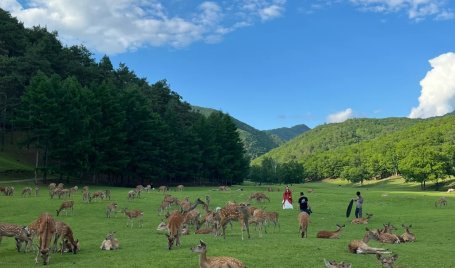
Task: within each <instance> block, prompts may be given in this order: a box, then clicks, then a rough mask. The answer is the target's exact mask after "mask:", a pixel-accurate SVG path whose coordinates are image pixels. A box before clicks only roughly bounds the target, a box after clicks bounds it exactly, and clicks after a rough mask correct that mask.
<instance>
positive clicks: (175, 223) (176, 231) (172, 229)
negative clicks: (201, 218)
mask: <svg viewBox="0 0 455 268" xmlns="http://www.w3.org/2000/svg"><path fill="white" fill-rule="evenodd" d="M199 204H201V205H204V204H205V203H204V201H202V200H201V199H199V198H198V199H197V200H196V202H195V203H194V204H193V205H192V206H191V207H190V208H189V209H188V210H182V211H174V212H172V213H171V214H170V215H169V217H168V222H167V229H168V233H167V234H166V236H167V240H168V249H169V250H171V249H172V246H173V245H174V243H175V245H176V246H180V235H181V234H182V227H183V223H184V221H185V217H186V214H188V213H189V212H190V211H192V210H193V209H195V208H196V207H197V205H199Z"/></svg>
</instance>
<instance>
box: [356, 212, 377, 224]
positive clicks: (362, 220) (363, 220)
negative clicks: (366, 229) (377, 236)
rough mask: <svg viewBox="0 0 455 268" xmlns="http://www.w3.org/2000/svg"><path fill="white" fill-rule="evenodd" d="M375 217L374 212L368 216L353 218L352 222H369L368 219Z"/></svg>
mask: <svg viewBox="0 0 455 268" xmlns="http://www.w3.org/2000/svg"><path fill="white" fill-rule="evenodd" d="M371 217H373V214H368V213H367V217H366V218H354V219H352V221H351V223H355V224H368V220H369V219H370V218H371Z"/></svg>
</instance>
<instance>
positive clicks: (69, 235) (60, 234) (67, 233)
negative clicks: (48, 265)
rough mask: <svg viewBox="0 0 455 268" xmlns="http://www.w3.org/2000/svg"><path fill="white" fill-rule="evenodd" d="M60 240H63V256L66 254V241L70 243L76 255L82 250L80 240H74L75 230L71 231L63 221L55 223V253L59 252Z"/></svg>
mask: <svg viewBox="0 0 455 268" xmlns="http://www.w3.org/2000/svg"><path fill="white" fill-rule="evenodd" d="M59 238H61V239H62V247H61V252H62V254H63V253H64V252H65V250H64V246H65V244H66V243H65V240H67V241H68V242H69V244H70V249H71V251H72V252H73V253H74V254H76V253H77V251H79V250H80V245H79V240H74V237H73V230H71V227H70V226H69V225H67V224H66V223H64V222H62V221H55V238H54V252H56V251H57V242H58V239H59Z"/></svg>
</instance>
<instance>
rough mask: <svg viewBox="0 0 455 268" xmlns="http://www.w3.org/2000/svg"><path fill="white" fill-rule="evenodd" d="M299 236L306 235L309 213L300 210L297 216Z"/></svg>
mask: <svg viewBox="0 0 455 268" xmlns="http://www.w3.org/2000/svg"><path fill="white" fill-rule="evenodd" d="M298 220H299V230H300V236H301V237H302V238H304V237H308V225H309V224H310V215H308V213H306V212H300V214H299V216H298Z"/></svg>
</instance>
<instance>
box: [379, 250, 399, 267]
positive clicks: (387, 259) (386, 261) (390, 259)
mask: <svg viewBox="0 0 455 268" xmlns="http://www.w3.org/2000/svg"><path fill="white" fill-rule="evenodd" d="M376 258H377V259H378V260H379V261H380V262H381V265H382V268H394V267H395V266H394V265H393V264H394V263H395V261H396V260H397V259H398V254H395V255H393V256H385V255H383V254H380V253H376Z"/></svg>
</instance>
